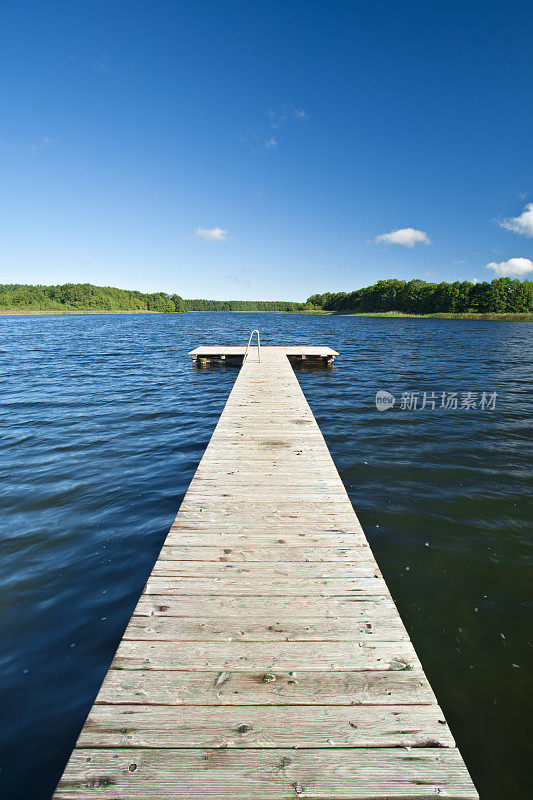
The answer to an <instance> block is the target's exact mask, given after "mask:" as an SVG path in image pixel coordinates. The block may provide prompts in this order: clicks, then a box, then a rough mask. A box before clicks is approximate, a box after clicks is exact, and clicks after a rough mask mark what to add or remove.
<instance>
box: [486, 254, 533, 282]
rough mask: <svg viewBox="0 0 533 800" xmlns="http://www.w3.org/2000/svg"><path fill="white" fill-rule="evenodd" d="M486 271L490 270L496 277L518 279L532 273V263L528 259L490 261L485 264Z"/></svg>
mask: <svg viewBox="0 0 533 800" xmlns="http://www.w3.org/2000/svg"><path fill="white" fill-rule="evenodd" d="M487 269H490V270H492V271H493V272H494V273H495V274H496V275H500V276H504V275H507V276H509V277H515V278H518V277H520V276H521V275H527V274H528V273H530V272H533V261H531V260H530V259H529V258H510V259H509V260H508V261H500V262H499V263H498V262H496V261H491V262H490V264H487Z"/></svg>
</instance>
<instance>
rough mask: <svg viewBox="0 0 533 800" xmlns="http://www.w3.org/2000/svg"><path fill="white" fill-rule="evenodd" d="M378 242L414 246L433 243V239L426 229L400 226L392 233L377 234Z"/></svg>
mask: <svg viewBox="0 0 533 800" xmlns="http://www.w3.org/2000/svg"><path fill="white" fill-rule="evenodd" d="M374 241H375V242H376V243H377V244H399V245H401V246H402V247H414V246H415V244H431V239H430V238H429V236H428V235H427V233H426V232H425V231H419V230H417V229H416V228H398V229H397V230H394V231H391V232H390V233H382V234H380V235H379V236H376V238H375V239H374Z"/></svg>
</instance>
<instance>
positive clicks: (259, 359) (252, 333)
mask: <svg viewBox="0 0 533 800" xmlns="http://www.w3.org/2000/svg"><path fill="white" fill-rule="evenodd" d="M254 333H257V360H258V361H259V363H261V342H260V341H259V331H258V330H257V328H254V329H253V331H252V332H251V334H250V338H249V339H248V344H247V345H246V352H245V354H244V358H243V360H242V363H243V364H244V362H245V361H246V359H247V358H248V348H249V347H250V342H251V341H252V337H253V335H254Z"/></svg>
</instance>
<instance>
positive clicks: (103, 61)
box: [94, 53, 111, 72]
mask: <svg viewBox="0 0 533 800" xmlns="http://www.w3.org/2000/svg"><path fill="white" fill-rule="evenodd" d="M94 68H95V70H96V72H111V67H110V66H109V64H108V59H107V56H106V55H105V53H104V54H103V55H101V56H100V58H99V59H98V61H97V62H96V64H95V65H94Z"/></svg>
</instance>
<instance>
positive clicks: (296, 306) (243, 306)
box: [183, 300, 305, 312]
mask: <svg viewBox="0 0 533 800" xmlns="http://www.w3.org/2000/svg"><path fill="white" fill-rule="evenodd" d="M183 302H184V303H185V310H186V311H288V312H291V311H300V310H301V309H303V308H304V307H305V304H304V303H291V302H287V301H286V300H184V301H183Z"/></svg>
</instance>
